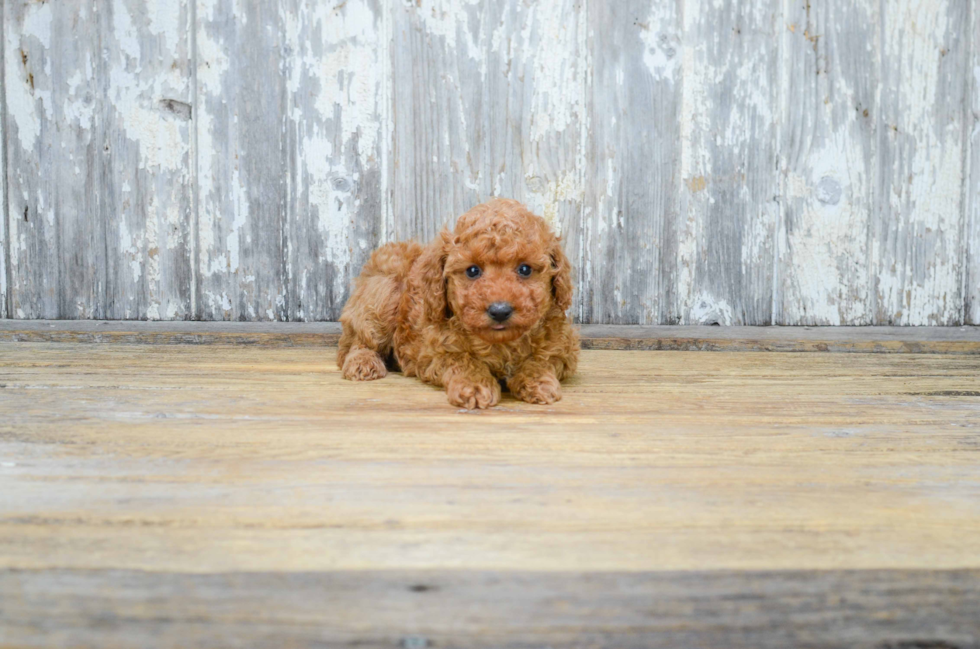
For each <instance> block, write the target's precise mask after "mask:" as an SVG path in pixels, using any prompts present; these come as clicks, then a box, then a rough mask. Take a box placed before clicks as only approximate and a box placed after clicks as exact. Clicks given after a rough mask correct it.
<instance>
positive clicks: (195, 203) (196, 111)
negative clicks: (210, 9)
mask: <svg viewBox="0 0 980 649" xmlns="http://www.w3.org/2000/svg"><path fill="white" fill-rule="evenodd" d="M190 5H191V25H190V29H191V34H190V36H191V62H190V63H191V121H192V122H193V123H192V124H191V128H192V129H193V132H192V133H191V148H192V149H193V151H192V153H191V212H192V214H191V224H190V225H191V227H190V230H191V233H190V234H191V304H190V313H189V314H188V318H187V319H189V320H198V319H199V316H198V311H197V282H198V277H197V273H198V264H199V263H200V258H201V250H200V244H199V236H200V232H199V230H200V223H201V214H200V203H201V201H200V194H201V186H200V178H199V177H198V174H199V169H200V167H199V162H198V159H199V157H200V150H201V148H200V145H199V140H198V131H199V130H200V129H199V126H200V123H201V107H200V106H199V105H198V101H199V99H198V92H197V66H198V54H197V0H191V2H190Z"/></svg>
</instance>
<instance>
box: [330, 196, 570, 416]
mask: <svg viewBox="0 0 980 649" xmlns="http://www.w3.org/2000/svg"><path fill="white" fill-rule="evenodd" d="M571 301H572V281H571V267H570V266H569V263H568V259H567V258H566V257H565V253H564V252H563V251H562V249H561V244H560V243H559V240H558V238H557V237H556V236H555V235H554V234H553V233H552V232H551V230H550V229H549V228H548V225H547V224H546V223H545V221H544V219H542V218H541V217H539V216H535V215H534V214H532V213H531V212H529V211H528V210H527V208H525V207H524V206H523V205H521V204H520V203H518V202H517V201H512V200H505V199H494V200H492V201H490V202H488V203H485V204H483V205H479V206H477V207H474V208H473V209H472V210H470V211H469V212H467V213H466V214H464V215H463V216H461V217H460V218H459V220H458V221H457V223H456V229H455V230H454V231H452V232H450V231H449V230H448V229H447V230H443V231H442V233H441V234H440V235H439V236H437V237H436V238H435V240H434V241H433V242H432V243H430V244H429V245H428V246H427V247H424V248H423V247H422V246H421V245H419V244H417V243H413V242H409V243H390V244H388V245H385V246H382V247H381V248H379V249H378V250H376V251H375V252H374V254H373V255H371V260H370V261H369V262H368V263H367V264H366V265H365V266H364V270H363V271H362V272H361V276H360V277H359V278H358V279H357V284H356V287H355V289H354V293H353V295H351V298H350V301H348V302H347V306H345V307H344V312H343V314H342V315H341V316H340V321H341V323H342V324H343V327H344V332H343V335H342V336H341V337H340V351H339V353H338V354H337V364H338V365H339V366H340V368H341V369H342V370H343V374H344V378H347V379H352V380H356V381H370V380H372V379H380V378H381V377H383V376H385V374H386V373H387V371H386V361H389V362H390V361H394V362H396V363H397V364H398V366H400V367H401V369H402V371H404V373H405V375H406V376H417V377H419V378H420V379H422V380H423V381H425V382H427V383H431V384H433V385H437V386H441V387H444V388H445V389H446V394H447V395H448V397H449V402H450V403H451V404H453V405H455V406H461V407H463V408H489V407H490V406H493V405H495V404H496V403H497V402H498V401H500V386H501V382H503V383H505V384H506V385H507V388H508V389H509V390H510V391H511V392H512V393H513V394H514V395H515V396H516V397H517V398H519V399H522V400H524V401H527V402H530V403H540V404H548V403H554V402H555V401H558V400H559V399H561V388H560V386H559V381H561V380H562V379H564V378H565V377H568V376H571V375H572V374H573V373H574V372H575V367H576V365H577V364H578V352H579V341H578V336H577V335H576V333H575V330H574V329H572V327H571V324H570V322H569V321H568V318H567V317H566V316H565V311H567V310H568V307H569V306H570V305H571Z"/></svg>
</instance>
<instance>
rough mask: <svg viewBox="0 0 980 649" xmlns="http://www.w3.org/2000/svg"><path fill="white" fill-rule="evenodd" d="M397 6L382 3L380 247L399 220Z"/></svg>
mask: <svg viewBox="0 0 980 649" xmlns="http://www.w3.org/2000/svg"><path fill="white" fill-rule="evenodd" d="M393 10H394V3H391V2H383V3H381V30H382V36H381V107H380V117H381V136H382V140H381V152H380V154H381V232H380V236H379V239H380V241H378V242H377V244H378V246H379V247H380V246H381V245H383V244H386V243H390V242H391V239H392V236H393V234H394V232H395V223H394V221H395V219H394V213H393V212H392V200H391V188H392V186H393V184H394V183H393V182H392V179H391V178H390V177H389V174H390V173H391V166H390V165H391V160H390V157H391V154H392V152H393V150H394V146H395V126H394V123H393V122H392V120H391V111H392V106H391V101H392V96H393V95H394V87H393V86H394V83H395V79H394V75H393V74H392V71H391V70H392V68H391V54H392V52H393V51H394V48H393V47H392V42H391V41H392V39H393V38H394V36H393V34H392V16H391V12H392V11H393Z"/></svg>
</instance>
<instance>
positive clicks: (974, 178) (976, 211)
mask: <svg viewBox="0 0 980 649" xmlns="http://www.w3.org/2000/svg"><path fill="white" fill-rule="evenodd" d="M970 46H971V47H970V50H971V52H970V54H971V59H970V70H971V71H972V72H970V71H968V72H967V77H968V80H969V90H970V93H969V100H968V101H969V104H968V105H967V110H966V123H965V125H964V126H965V130H966V131H967V133H968V134H969V138H968V139H967V146H968V147H969V148H968V150H969V153H970V157H969V158H968V160H967V161H968V164H969V165H970V167H969V168H970V175H969V177H968V178H967V180H968V182H967V183H966V185H965V190H966V191H965V192H964V194H965V196H966V201H965V204H964V209H965V210H966V241H964V242H962V243H961V244H960V245H961V246H962V250H961V252H962V254H963V255H964V257H963V258H964V265H963V266H964V267H963V299H964V303H965V304H964V312H965V313H964V322H966V323H967V324H980V9H978V8H977V7H976V6H974V5H973V4H972V3H971V4H970Z"/></svg>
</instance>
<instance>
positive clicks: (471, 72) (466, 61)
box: [389, 0, 513, 241]
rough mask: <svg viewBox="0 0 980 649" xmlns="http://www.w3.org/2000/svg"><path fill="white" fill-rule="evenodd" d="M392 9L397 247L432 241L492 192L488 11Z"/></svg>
mask: <svg viewBox="0 0 980 649" xmlns="http://www.w3.org/2000/svg"><path fill="white" fill-rule="evenodd" d="M389 6H390V7H391V9H390V10H391V12H392V13H391V16H392V18H391V22H392V46H391V47H392V49H391V70H392V78H391V83H392V91H391V97H392V108H391V116H392V132H391V137H392V141H393V145H392V155H393V161H392V168H391V173H392V184H391V200H392V211H393V214H394V232H392V233H390V234H391V235H392V237H391V238H392V239H393V240H402V239H410V238H418V239H419V240H420V241H429V240H430V239H432V237H433V236H435V234H436V233H437V232H439V230H441V229H442V227H443V226H444V225H446V224H452V223H454V222H455V220H456V217H458V216H459V215H460V214H462V213H464V212H465V211H466V210H468V209H469V208H470V207H472V206H474V205H477V204H478V203H480V202H482V201H481V199H482V198H483V197H484V196H486V194H487V193H488V190H489V182H490V172H489V170H486V169H484V161H485V159H486V158H485V149H486V146H487V144H486V137H487V131H486V127H485V122H486V120H487V117H488V111H489V109H488V107H487V103H488V101H489V98H488V97H487V90H486V75H487V55H488V52H487V48H488V43H489V40H488V39H487V34H486V30H487V29H489V28H490V26H489V25H488V24H487V22H486V20H485V18H486V14H485V7H486V6H487V4H486V3H482V2H479V1H477V0H426V1H425V2H400V3H389ZM512 169H513V167H512Z"/></svg>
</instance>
